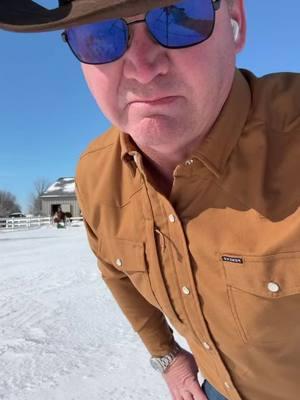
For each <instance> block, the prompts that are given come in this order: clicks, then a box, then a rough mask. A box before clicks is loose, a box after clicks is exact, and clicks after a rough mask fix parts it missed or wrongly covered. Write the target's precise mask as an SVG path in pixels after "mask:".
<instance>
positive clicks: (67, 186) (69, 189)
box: [63, 182, 75, 193]
mask: <svg viewBox="0 0 300 400" xmlns="http://www.w3.org/2000/svg"><path fill="white" fill-rule="evenodd" d="M63 192H66V193H74V192H75V182H73V183H66V184H65V186H64V187H63Z"/></svg>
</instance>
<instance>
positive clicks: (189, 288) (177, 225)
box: [134, 153, 241, 400]
mask: <svg viewBox="0 0 300 400" xmlns="http://www.w3.org/2000/svg"><path fill="white" fill-rule="evenodd" d="M134 160H135V163H136V165H137V167H138V169H139V170H140V172H141V174H142V176H143V179H144V182H145V189H146V194H147V195H146V196H145V202H144V204H143V208H144V214H145V217H146V230H147V226H148V233H149V234H150V232H151V231H152V232H151V236H152V239H153V240H152V242H153V243H155V239H154V236H155V229H157V228H159V226H157V225H156V224H155V219H156V218H155V216H156V212H155V210H156V209H157V204H158V203H159V202H160V204H161V206H162V207H163V209H164V211H165V218H166V221H167V226H168V232H167V235H166V237H167V238H169V240H166V241H165V245H166V246H168V245H169V246H170V247H171V248H170V253H171V254H172V262H173V265H174V269H173V271H174V273H175V274H176V277H177V282H178V286H179V287H178V288H177V290H179V291H180V293H181V296H182V297H181V298H182V304H183V309H184V315H185V318H184V321H183V325H184V328H183V329H182V331H186V330H189V332H190V334H192V335H193V337H194V339H195V341H196V342H198V343H199V345H200V346H202V347H203V348H204V350H205V351H206V352H207V354H208V356H209V357H212V358H213V361H214V364H215V366H216V370H217V372H218V375H219V378H220V381H221V382H223V385H224V389H225V390H226V392H227V393H228V397H229V398H230V399H231V400H241V398H240V396H239V394H238V392H237V390H236V389H235V387H234V384H233V382H232V379H231V377H230V375H229V372H228V371H227V369H226V367H225V365H224V363H223V361H222V358H221V356H220V354H219V352H218V350H217V348H216V346H215V344H214V341H213V338H212V337H211V335H210V333H209V330H208V327H207V324H206V322H205V319H204V316H203V313H202V309H201V304H200V301H199V297H198V295H197V288H196V281H195V277H194V275H193V270H192V266H191V262H190V257H189V251H188V246H187V242H186V236H185V232H184V229H183V227H182V224H181V221H180V218H179V216H178V215H177V213H176V211H175V209H174V207H173V206H172V204H171V202H169V201H168V200H167V199H166V198H165V197H164V196H162V195H159V193H157V192H156V191H155V189H154V188H153V187H151V186H150V185H149V183H148V182H147V177H146V175H145V173H144V171H143V167H142V162H141V156H140V155H139V154H138V153H135V154H134ZM192 166H193V161H192V160H188V161H187V162H186V163H185V167H190V168H192ZM190 173H191V171H190V172H188V174H187V176H188V175H189V174H190ZM151 219H152V221H150V220H151ZM147 220H148V224H147ZM166 221H165V222H166ZM158 225H159V224H158ZM161 233H162V234H164V233H163V232H161ZM152 250H154V251H155V252H156V253H157V252H161V251H162V250H161V248H157V246H156V245H155V248H154V249H152ZM162 258H163V255H162ZM156 272H157V274H158V273H159V274H160V278H161V280H160V285H158V286H157V290H164V292H165V293H166V295H167V290H166V287H165V285H164V284H163V278H162V275H161V271H158V270H157V271H156ZM159 286H160V287H159ZM167 296H168V295H167ZM165 299H166V296H165ZM168 301H169V299H168ZM171 306H172V307H173V309H174V308H175V307H174V305H171ZM180 323H181V321H178V325H180ZM185 325H188V326H185Z"/></svg>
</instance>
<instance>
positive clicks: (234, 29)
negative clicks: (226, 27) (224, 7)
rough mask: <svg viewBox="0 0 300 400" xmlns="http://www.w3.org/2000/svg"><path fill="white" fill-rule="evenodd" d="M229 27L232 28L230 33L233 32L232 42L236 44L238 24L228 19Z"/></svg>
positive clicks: (238, 31)
mask: <svg viewBox="0 0 300 400" xmlns="http://www.w3.org/2000/svg"><path fill="white" fill-rule="evenodd" d="M230 22H231V26H232V32H233V40H234V41H235V42H237V40H238V38H239V35H240V26H239V24H238V22H237V21H236V20H235V19H232V18H231V19H230Z"/></svg>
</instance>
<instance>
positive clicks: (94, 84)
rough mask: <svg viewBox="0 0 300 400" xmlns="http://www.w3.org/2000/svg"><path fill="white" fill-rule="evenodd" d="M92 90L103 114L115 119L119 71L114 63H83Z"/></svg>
mask: <svg viewBox="0 0 300 400" xmlns="http://www.w3.org/2000/svg"><path fill="white" fill-rule="evenodd" d="M81 68H82V72H83V75H84V77H85V80H86V83H87V85H88V88H89V90H90V92H91V93H92V95H93V97H94V99H95V100H96V103H97V104H98V106H99V108H100V109H101V111H102V112H103V114H104V115H105V116H106V117H107V118H108V119H110V120H111V121H114V120H115V118H116V114H117V113H118V101H117V92H118V85H119V83H118V78H117V77H118V76H119V75H118V71H117V68H116V67H115V66H114V65H113V64H110V65H101V66H99V65H87V64H82V65H81Z"/></svg>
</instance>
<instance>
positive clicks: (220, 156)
mask: <svg viewBox="0 0 300 400" xmlns="http://www.w3.org/2000/svg"><path fill="white" fill-rule="evenodd" d="M250 106H251V92H250V87H249V85H248V83H247V81H246V78H244V76H243V75H242V73H241V72H240V71H239V70H236V72H235V76H234V79H233V84H232V88H231V91H230V93H229V96H228V98H227V100H226V102H225V104H224V106H223V108H222V111H221V113H220V114H219V116H218V118H217V120H216V122H215V123H214V125H213V127H212V128H211V130H210V132H209V134H208V135H207V137H206V138H205V139H204V141H203V142H202V143H201V145H200V147H199V148H198V149H196V150H195V151H194V152H193V154H192V157H195V158H197V159H199V160H200V161H201V162H202V163H203V164H204V165H205V166H206V168H208V169H209V170H210V171H211V172H213V173H214V174H215V175H216V176H220V175H221V172H222V171H223V169H224V167H225V165H226V162H227V160H228V158H229V157H230V155H231V153H232V151H233V149H234V147H235V145H236V144H237V141H238V139H239V137H240V135H241V133H242V130H243V127H244V126H245V124H246V121H247V117H248V113H249V109H250ZM120 145H121V159H122V160H123V161H128V160H132V157H133V155H134V154H136V153H137V151H138V148H137V146H136V145H135V143H134V141H133V140H132V139H131V137H130V136H129V135H128V134H126V133H123V132H120Z"/></svg>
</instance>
